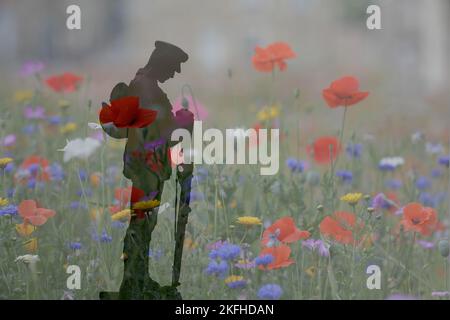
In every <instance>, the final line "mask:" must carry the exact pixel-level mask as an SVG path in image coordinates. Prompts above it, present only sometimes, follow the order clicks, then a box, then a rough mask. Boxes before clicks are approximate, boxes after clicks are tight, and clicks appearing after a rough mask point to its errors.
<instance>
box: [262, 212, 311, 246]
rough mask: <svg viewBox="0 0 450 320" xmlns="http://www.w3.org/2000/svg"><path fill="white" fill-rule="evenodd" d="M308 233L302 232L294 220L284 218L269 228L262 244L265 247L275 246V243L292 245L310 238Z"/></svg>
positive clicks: (265, 232) (264, 234)
mask: <svg viewBox="0 0 450 320" xmlns="http://www.w3.org/2000/svg"><path fill="white" fill-rule="evenodd" d="M309 236H310V233H309V232H308V231H302V230H299V229H297V227H296V226H295V222H294V219H292V218H291V217H283V218H281V219H278V220H277V221H275V222H274V224H272V225H271V226H270V227H268V228H267V229H266V230H265V231H264V233H263V237H262V240H261V243H262V244H263V245H264V246H267V245H269V246H273V245H274V242H276V241H279V242H282V243H292V242H295V241H298V240H301V239H306V238H309Z"/></svg>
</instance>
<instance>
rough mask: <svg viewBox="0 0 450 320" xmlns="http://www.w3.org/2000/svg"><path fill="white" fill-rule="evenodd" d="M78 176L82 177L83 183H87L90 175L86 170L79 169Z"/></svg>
mask: <svg viewBox="0 0 450 320" xmlns="http://www.w3.org/2000/svg"><path fill="white" fill-rule="evenodd" d="M78 176H79V177H80V180H81V181H86V179H87V178H88V173H87V172H86V170H84V169H79V170H78Z"/></svg>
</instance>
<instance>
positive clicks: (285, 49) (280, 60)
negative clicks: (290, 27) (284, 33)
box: [252, 42, 296, 72]
mask: <svg viewBox="0 0 450 320" xmlns="http://www.w3.org/2000/svg"><path fill="white" fill-rule="evenodd" d="M295 57H296V54H295V52H294V51H292V49H291V47H290V46H289V45H288V44H287V43H285V42H275V43H272V44H270V45H269V46H267V48H261V47H256V48H255V54H254V56H253V57H252V62H253V66H254V67H255V69H256V70H258V71H262V72H271V71H273V69H274V68H275V66H276V65H277V66H278V68H279V69H280V70H281V71H283V70H285V69H286V66H287V65H286V62H285V61H284V60H286V59H291V58H295Z"/></svg>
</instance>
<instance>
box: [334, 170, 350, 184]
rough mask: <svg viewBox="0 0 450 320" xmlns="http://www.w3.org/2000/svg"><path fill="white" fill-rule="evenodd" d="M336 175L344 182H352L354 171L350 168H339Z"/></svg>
mask: <svg viewBox="0 0 450 320" xmlns="http://www.w3.org/2000/svg"><path fill="white" fill-rule="evenodd" d="M336 177H339V178H341V181H342V182H343V183H352V180H353V173H352V172H351V171H349V170H338V171H336Z"/></svg>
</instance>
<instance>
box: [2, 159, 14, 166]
mask: <svg viewBox="0 0 450 320" xmlns="http://www.w3.org/2000/svg"><path fill="white" fill-rule="evenodd" d="M12 161H13V158H8V157H5V158H0V168H4V167H6V165H7V164H8V163H11V162H12Z"/></svg>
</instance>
